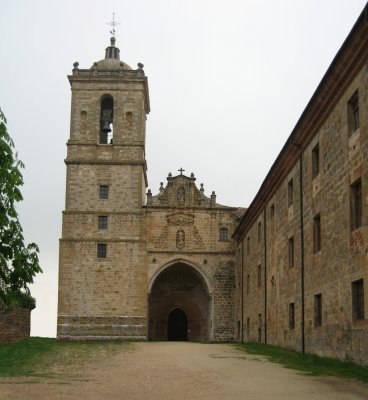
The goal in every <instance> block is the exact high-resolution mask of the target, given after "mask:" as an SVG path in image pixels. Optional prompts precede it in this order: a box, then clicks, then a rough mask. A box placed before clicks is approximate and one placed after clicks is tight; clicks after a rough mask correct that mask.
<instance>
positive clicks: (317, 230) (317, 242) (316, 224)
mask: <svg viewBox="0 0 368 400" xmlns="http://www.w3.org/2000/svg"><path fill="white" fill-rule="evenodd" d="M320 250H321V216H320V214H317V215H316V216H315V217H314V218H313V252H314V253H318V252H319V251H320Z"/></svg>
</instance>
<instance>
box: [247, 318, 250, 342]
mask: <svg viewBox="0 0 368 400" xmlns="http://www.w3.org/2000/svg"><path fill="white" fill-rule="evenodd" d="M247 339H248V340H249V339H250V318H249V317H248V318H247Z"/></svg>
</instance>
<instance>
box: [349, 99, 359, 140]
mask: <svg viewBox="0 0 368 400" xmlns="http://www.w3.org/2000/svg"><path fill="white" fill-rule="evenodd" d="M359 127H360V121H359V94H358V91H356V92H355V93H354V94H353V96H352V97H351V99H350V100H349V101H348V129H349V132H348V133H349V136H350V135H352V134H353V133H354V132H355V131H356V130H357V129H359Z"/></svg>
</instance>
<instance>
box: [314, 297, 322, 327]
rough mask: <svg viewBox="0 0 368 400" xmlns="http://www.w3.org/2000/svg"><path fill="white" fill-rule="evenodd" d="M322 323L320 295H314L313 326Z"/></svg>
mask: <svg viewBox="0 0 368 400" xmlns="http://www.w3.org/2000/svg"><path fill="white" fill-rule="evenodd" d="M321 325H322V295H321V294H316V295H315V296H314V326H321Z"/></svg>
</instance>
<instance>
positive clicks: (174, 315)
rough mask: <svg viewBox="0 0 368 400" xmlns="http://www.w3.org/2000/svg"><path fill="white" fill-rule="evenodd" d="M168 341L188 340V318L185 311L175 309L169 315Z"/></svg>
mask: <svg viewBox="0 0 368 400" xmlns="http://www.w3.org/2000/svg"><path fill="white" fill-rule="evenodd" d="M167 340H172V341H185V340H188V318H187V316H186V314H185V312H184V311H182V310H180V308H175V309H174V310H172V311H171V312H170V314H169V317H168V321H167Z"/></svg>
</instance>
